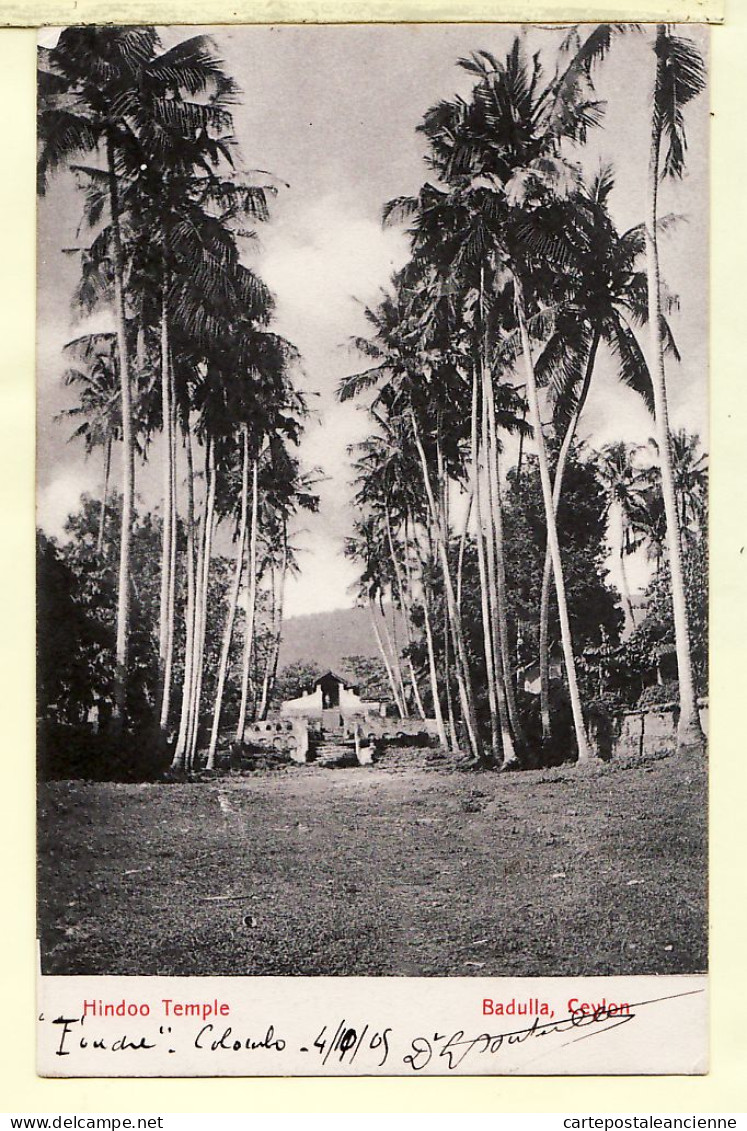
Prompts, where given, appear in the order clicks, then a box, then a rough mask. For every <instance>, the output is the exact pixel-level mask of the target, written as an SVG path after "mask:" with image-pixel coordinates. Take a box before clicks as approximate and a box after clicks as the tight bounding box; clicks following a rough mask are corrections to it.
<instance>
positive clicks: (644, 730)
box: [589, 699, 708, 758]
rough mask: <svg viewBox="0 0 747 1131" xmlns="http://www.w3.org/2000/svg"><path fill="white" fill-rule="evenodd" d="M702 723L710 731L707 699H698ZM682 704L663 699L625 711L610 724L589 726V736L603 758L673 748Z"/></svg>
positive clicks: (705, 730)
mask: <svg viewBox="0 0 747 1131" xmlns="http://www.w3.org/2000/svg"><path fill="white" fill-rule="evenodd" d="M698 710H699V714H700V725H701V727H702V728H703V733H704V734H705V735H707V734H708V700H707V699H701V700H699V701H698ZM678 718H679V708H678V705H677V704H676V703H662V704H657V705H656V706H652V707H648V708H646V709H644V710H640V711H626V712H624V713H623V714H621V715H619V716H618V717H617V718H616V719H614V720H613V721H612V725H611V727H609V728H600V732H599V733H596V732H595V728H594V727H593V726H590V727H589V730H590V735H589V737H590V739H591V740H592V742H594V745H595V746H596V748H597V753H598V754H599V756H600V757H602V758H610V757H620V756H623V755H630V754H636V755H640V754H643V753H646V754H652V753H658V752H659V751H661V750H671V748H672V746H673V745H674V743H675V741H676V738H677V721H678Z"/></svg>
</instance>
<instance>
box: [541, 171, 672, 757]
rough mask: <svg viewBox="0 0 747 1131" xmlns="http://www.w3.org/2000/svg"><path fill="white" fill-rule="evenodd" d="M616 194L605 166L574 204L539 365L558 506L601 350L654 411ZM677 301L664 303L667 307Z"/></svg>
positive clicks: (546, 609) (634, 272) (640, 306)
mask: <svg viewBox="0 0 747 1131" xmlns="http://www.w3.org/2000/svg"><path fill="white" fill-rule="evenodd" d="M613 187H614V177H613V174H612V170H611V168H610V167H609V166H603V167H602V168H601V169H600V171H599V172H598V173H597V174H596V175H595V176H594V177H593V178H592V179H591V180H590V182H589V183H588V184H587V183H584V182H582V183H581V184H580V186H579V191H578V193H577V194H576V195H575V197H574V205H575V208H574V212H573V214H572V215H571V217H570V222H571V223H572V225H573V229H572V231H573V239H572V245H573V254H574V259H573V266H572V271H573V273H574V275H575V276H576V278H575V282H574V284H573V287H572V291H571V294H570V295H569V301H568V303H567V304H566V306H565V307H564V308H563V309H562V310H561V311H560V313H559V316H558V317H557V318H556V320H555V325H554V329H553V332H552V333H551V335H550V337H549V338H548V340H547V342H546V343H545V346H544V348H543V351H542V353H541V355H540V357H539V359H538V361H537V376H538V380H539V381H540V383H542V384H546V385H547V386H548V390H549V392H550V397H551V400H552V402H553V417H554V423H555V428H556V432H559V433H560V435H562V442H561V444H560V450H559V452H558V457H557V461H556V464H555V473H554V481H553V504H554V507H555V511H556V513H557V509H558V506H559V503H560V498H561V494H562V487H563V475H564V472H565V467H566V462H567V459H568V455H569V453H570V451H571V449H572V446H573V444H574V441H575V438H576V435H577V433H578V426H579V422H580V420H581V417H582V414H583V411H584V408H585V406H586V402H587V399H588V396H589V391H590V389H591V385H592V379H593V375H594V370H595V362H596V358H597V352H598V349H599V347H600V345H602V344H605V345H606V346H607V347H608V351H609V354H610V356H611V357H612V359H613V360H614V362H615V370H616V376H617V378H618V380H619V381H620V382H621V383H622V384H624V385H627V386H628V387H629V388H631V389H633V390H634V391H635V392H637V393H638V394H639V395H640V396H641V397H642V398H643V400H644V402H645V403H646V405H647V406H648V407H649V408H650V409H653V393H652V389H651V379H650V376H649V372H648V367H647V365H646V361H645V358H644V356H643V352H642V350H641V348H640V345H639V343H638V340H637V338H636V334H635V328H637V327H639V326H642V325H644V324H645V322H646V321H647V318H648V304H647V300H646V274H645V270H643V269H642V268H641V267H640V266H639V259H640V258H641V256H642V253H643V251H644V250H645V234H644V227H643V225H642V224H640V225H636V226H635V227H633V228H630V229H629V230H628V231H626V232H625V233H623V234H619V233H618V232H617V230H616V228H615V225H614V222H613V220H612V217H611V216H610V213H609V210H608V199H609V196H610V193H611V192H612V189H613ZM674 302H675V300H674V299H673V298H671V297H669V296H667V306H668V307H671V306H673V305H674ZM662 330H663V333H664V335H665V345H666V349H667V350H668V351H669V352H671V353H672V354H674V355H675V356H676V357H678V356H679V355H678V353H677V349H676V346H675V343H674V338H673V336H672V332H671V330H670V328H669V325H668V324H667V323H666V321H665V320H662ZM551 577H552V563H551V560H550V554H549V548H548V552H547V553H546V555H545V565H544V571H543V577H542V595H541V603H540V639H539V658H540V688H541V690H540V703H541V714H542V728H543V736H544V738H545V739H547V738H549V735H550V712H549V619H550V583H551Z"/></svg>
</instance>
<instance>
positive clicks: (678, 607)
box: [646, 24, 705, 749]
mask: <svg viewBox="0 0 747 1131" xmlns="http://www.w3.org/2000/svg"><path fill="white" fill-rule="evenodd" d="M654 51H655V56H656V70H655V80H654V98H653V115H652V122H651V144H650V149H649V168H648V200H647V217H646V264H647V272H648V305H649V332H650V336H651V371H652V379H653V387H654V416H655V420H656V439H657V443H658V445H659V464H660V468H661V486H662V493H663V496H664V511H665V514H666V519H667V550H668V554H669V568H670V573H671V580H672V607H673V612H674V626H675V646H676V652H677V671H678V676H679V695H680V716H679V721H678V724H677V745H678V748H679V749H686V748H689V747H695V748H702V747H703V745H704V742H705V740H704V737H703V731H702V729H701V726H700V718H699V714H698V707H697V702H696V699H695V683H694V680H693V670H692V656H691V648H690V632H689V626H688V622H687V603H686V594H685V581H684V572H683V567H682V545H681V534H680V521H679V515H678V513H677V497H676V488H675V480H674V471H673V457H672V446H671V433H670V428H669V406H668V400H667V384H666V373H665V368H664V348H663V338H662V327H661V305H662V304H661V289H662V288H661V275H660V269H659V245H658V231H657V227H658V196H659V182H660V180H661V179H662V177H675V178H676V177H681V176H682V174H683V172H684V169H685V152H686V146H687V142H686V136H685V125H684V113H683V111H684V108H685V107H686V106H687V105H688V103H690V102H691V101H692V100H693V99H694V98H696V97H697V95H698V94H700V93H701V92H702V90H703V89H704V88H705V67H704V63H703V59H702V56H701V55H700V52H699V51H698V49H697V47H696V46H695V44H694V43H693V42H692V40H690V39H687V38H685V37H682V36H678V35H675V34H674V32H673V31H672V29H671V28H670V27H669V26H668V25H667V24H659V25H657V28H656V33H655V41H654ZM662 148H664V153H663V155H662ZM662 156H663V163H662Z"/></svg>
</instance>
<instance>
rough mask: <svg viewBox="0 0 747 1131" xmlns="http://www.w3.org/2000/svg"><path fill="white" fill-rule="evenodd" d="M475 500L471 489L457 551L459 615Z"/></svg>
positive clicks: (460, 613) (460, 612)
mask: <svg viewBox="0 0 747 1131" xmlns="http://www.w3.org/2000/svg"><path fill="white" fill-rule="evenodd" d="M474 501H475V493H474V491H473V490H471V489H470V492H469V495H468V497H467V511H466V513H465V516H464V525H463V527H462V533H461V534H460V535H459V550H458V552H457V572H456V601H457V608H458V610H459V615H460V616H461V615H462V582H463V580H464V552H465V550H466V548H467V535H468V534H469V520H470V517H471V515H472V507H473V505H474Z"/></svg>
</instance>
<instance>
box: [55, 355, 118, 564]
mask: <svg viewBox="0 0 747 1131" xmlns="http://www.w3.org/2000/svg"><path fill="white" fill-rule="evenodd" d="M65 354H66V356H67V358H68V359H69V361H70V365H69V366H68V368H67V369H66V370H65V373H64V375H63V381H64V383H65V385H68V386H74V387H76V388H77V390H78V404H77V405H74V406H73V407H72V408H67V409H63V410H62V412H61V413H60V414H59V415H58V417H57V419H58V420H63V419H68V420H72V421H75V422H77V421H78V420H81V419H82V423H80V424H78V427H77V428H76V429H75V431H74V432H73V433H72V435H71V436H70V439H71V440H77V439H82V440H83V441H84V444H85V451H86V456H90V455H91V454H92V453H93V452H94V451H95V450H96V449H97V448H103V449H104V479H103V487H102V493H101V511H100V517H99V531H98V538H97V541H96V553H97V555H98V556H99V557H100V558H101V557H102V556H103V553H104V530H105V525H106V510H107V502H108V498H109V476H110V471H111V458H112V447H113V445H114V444H115V443H116V441H117V440H118V439H119V438H120V435H121V419H120V409H119V405H120V384H119V373H118V369H117V354H116V343H115V339H114V336H113V335H112V334H96V335H86V336H84V337H82V338H77V339H76V340H75V341H72V342H68V343H67V345H66V346H65Z"/></svg>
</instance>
